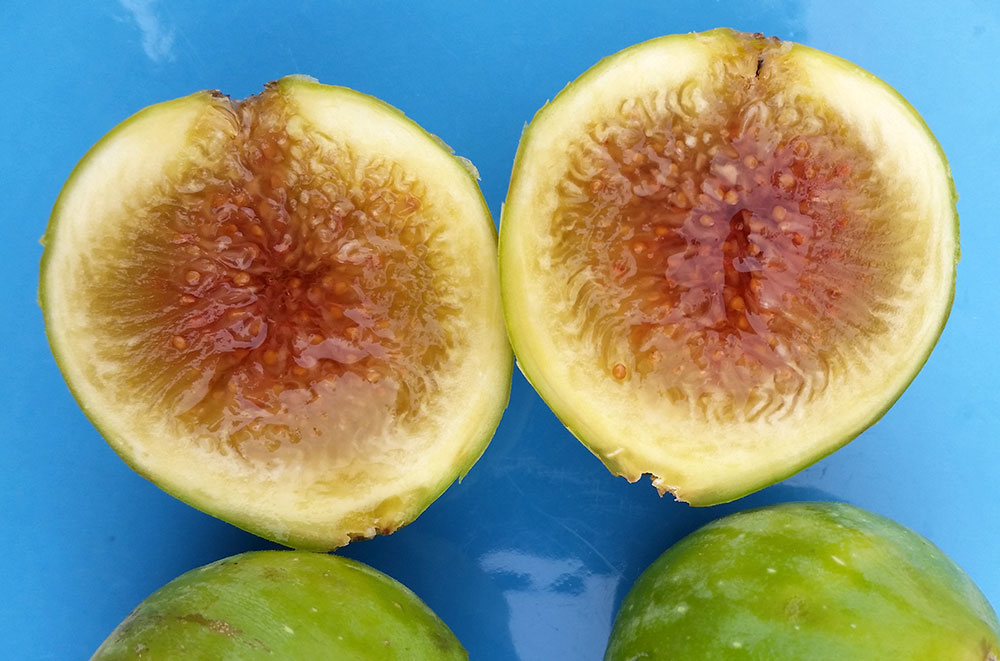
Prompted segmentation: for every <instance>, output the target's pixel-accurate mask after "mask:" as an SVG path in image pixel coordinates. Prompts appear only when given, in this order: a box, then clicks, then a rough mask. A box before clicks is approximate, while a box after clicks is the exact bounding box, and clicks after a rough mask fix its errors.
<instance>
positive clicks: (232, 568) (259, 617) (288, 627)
mask: <svg viewBox="0 0 1000 661" xmlns="http://www.w3.org/2000/svg"><path fill="white" fill-rule="evenodd" d="M468 658H469V657H468V654H466V652H465V649H463V647H462V645H461V644H460V643H459V642H458V639H456V638H455V635H454V634H453V633H452V632H451V631H450V630H449V629H448V627H447V626H446V625H445V624H444V622H442V621H441V620H440V619H439V618H438V617H437V615H435V614H434V613H433V612H432V611H431V609H430V608H428V607H427V605H426V604H424V602H422V601H421V600H420V599H419V598H418V597H417V596H416V595H415V594H413V593H412V592H411V591H410V590H409V589H407V588H406V587H405V586H403V585H402V584H400V583H398V582H397V581H395V580H393V579H392V578H390V577H388V576H386V575H385V574H383V573H381V572H378V571H376V570H375V569H372V568H371V567H369V566H367V565H364V564H362V563H360V562H357V561H354V560H350V559H347V558H341V557H338V556H334V555H323V554H319V553H306V552H300V551H258V552H251V553H244V554H241V555H235V556H232V557H229V558H226V559H224V560H219V561H218V562H213V563H212V564H210V565H205V566H204V567H200V568H198V569H194V570H192V571H189V572H187V573H186V574H183V575H181V576H179V577H177V578H175V579H174V580H172V581H171V582H170V583H167V584H166V585H165V586H163V587H162V588H160V589H159V590H157V591H156V592H154V593H153V594H151V595H150V596H149V597H147V598H146V599H145V600H144V601H143V602H142V603H141V604H139V605H138V606H137V607H136V608H135V610H133V611H132V613H131V614H129V616H128V617H127V618H126V619H125V620H124V621H123V622H122V623H121V624H120V625H119V626H118V627H117V628H116V629H115V630H114V631H113V632H112V633H111V635H109V636H108V638H107V640H105V641H104V643H103V644H102V645H101V646H100V648H98V650H97V652H96V653H95V654H94V656H93V657H92V659H93V660H94V661H113V660H114V661H124V660H125V659H154V660H155V659H227V660H229V659H232V660H234V661H235V660H236V659H239V660H241V661H242V660H244V659H246V660H247V661H249V660H251V659H329V660H330V661H339V660H344V661H347V660H348V659H350V660H354V659H384V660H385V661H397V660H398V661H449V660H453V659H454V660H458V659H468Z"/></svg>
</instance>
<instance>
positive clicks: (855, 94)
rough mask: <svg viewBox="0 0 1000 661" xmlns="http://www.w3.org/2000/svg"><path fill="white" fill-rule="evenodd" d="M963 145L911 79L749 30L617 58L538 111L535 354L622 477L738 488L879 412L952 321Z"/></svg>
mask: <svg viewBox="0 0 1000 661" xmlns="http://www.w3.org/2000/svg"><path fill="white" fill-rule="evenodd" d="M955 201H956V195H955V191H954V187H953V184H952V180H951V175H950V171H949V168H948V164H947V162H946V160H945V157H944V154H943V152H942V151H941V148H940V147H939V145H938V143H937V142H936V141H935V139H934V137H933V135H932V134H931V132H930V130H929V129H928V128H927V126H926V124H925V123H924V122H923V120H922V119H921V118H920V116H919V115H918V114H917V113H916V112H915V111H914V110H913V108H912V107H910V105H909V104H907V102H906V101H905V100H904V99H903V98H902V97H901V96H900V95H899V94H898V93H896V92H895V91H894V90H892V89H891V88H890V87H889V86H888V85H886V84H885V83H883V82H882V81H880V80H878V79H877V78H875V77H874V76H873V75H871V74H870V73H867V72H866V71H863V70H861V69H860V68H858V67H857V66H855V65H853V64H851V63H849V62H846V61H844V60H842V59H839V58H837V57H834V56H832V55H828V54H826V53H822V52H820V51H816V50H813V49H811V48H807V47H805V46H801V45H797V44H792V43H787V42H781V41H779V40H777V39H767V38H764V37H761V36H759V35H746V34H741V33H737V32H733V31H731V30H724V29H723V30H715V31H712V32H708V33H704V34H687V35H675V36H667V37H663V38H659V39H654V40H652V41H649V42H646V43H642V44H639V45H636V46H633V47H631V48H628V49H626V50H624V51H622V52H620V53H618V54H616V55H613V56H611V57H609V58H607V59H605V60H603V61H601V62H600V63H599V64H597V65H596V66H594V67H593V68H592V69H590V70H589V71H587V72H586V73H584V74H583V75H582V76H581V77H580V78H579V79H577V80H576V81H575V82H573V83H571V84H570V85H569V86H568V87H567V88H566V89H565V90H563V91H562V92H561V93H560V94H559V95H558V96H557V97H556V98H555V99H554V100H553V101H552V102H551V103H549V104H548V105H546V106H545V107H544V108H542V109H541V110H540V111H539V112H538V114H537V115H536V116H535V118H534V120H533V121H532V122H531V124H530V125H529V126H528V127H527V129H526V130H525V132H524V134H523V136H522V138H521V144H520V147H519V148H518V153H517V159H516V161H515V164H514V170H513V175H512V179H511V183H510V191H509V194H508V198H507V201H506V205H505V207H504V211H503V218H502V221H501V226H500V272H501V286H502V293H503V299H504V310H505V316H506V320H507V328H508V333H509V335H510V338H511V342H512V344H513V346H514V352H515V354H516V356H517V360H518V365H519V366H520V368H521V370H522V371H523V372H524V374H525V376H526V377H527V378H528V380H529V381H530V382H531V383H532V384H533V385H534V387H535V388H536V390H537V391H538V392H539V394H540V395H541V396H542V397H543V398H544V399H545V401H546V402H547V403H548V404H549V406H550V407H551V408H552V410H553V411H554V412H555V413H556V415H558V416H559V418H560V419H561V420H562V421H563V423H564V424H565V425H566V426H567V427H568V428H569V430H570V431H571V432H572V433H573V434H574V435H576V436H577V437H578V438H579V439H580V440H581V441H582V442H583V443H584V444H585V445H586V446H587V447H588V448H590V450H591V451H593V452H594V454H596V455H597V456H598V457H599V458H600V459H601V460H602V461H603V462H604V463H605V464H606V465H607V467H608V468H609V469H610V470H611V471H612V472H613V473H615V474H617V475H622V476H624V477H626V478H627V479H628V480H629V481H635V480H638V479H639V478H640V477H641V476H642V475H643V474H650V475H651V476H652V482H653V485H654V486H655V487H656V488H657V489H659V490H660V492H661V493H663V492H666V491H670V492H672V493H673V494H674V495H675V496H676V497H677V498H678V499H680V500H684V501H687V502H689V503H691V504H693V505H712V504H716V503H720V502H725V501H728V500H733V499H735V498H738V497H740V496H743V495H745V494H747V493H750V492H752V491H754V490H757V489H760V488H762V487H764V486H767V485H769V484H772V483H774V482H777V481H779V480H781V479H783V478H785V477H787V476H789V475H791V474H793V473H795V472H796V471H798V470H801V469H802V468H804V467H805V466H807V465H809V464H811V463H813V462H815V461H816V460H818V459H820V458H821V457H823V456H825V455H827V454H829V453H831V452H833V451H834V450H836V449H837V448H839V447H841V446H842V445H844V444H845V443H847V442H848V441H850V440H851V439H852V438H854V437H855V436H857V435H858V434H859V433H860V432H861V431H862V430H864V429H865V428H867V427H868V426H869V425H871V424H873V423H874V422H875V421H876V420H878V418H879V417H881V416H882V414H884V413H885V412H886V410H888V408H889V407H890V406H891V405H892V404H893V402H895V401H896V399H897V398H898V397H899V396H900V395H901V394H902V392H903V390H904V389H905V388H906V386H907V385H908V384H909V383H910V381H911V380H912V379H913V378H914V377H915V375H916V374H917V372H918V371H919V370H920V368H921V366H922V365H923V364H924V362H925V361H926V359H927V357H928V355H929V354H930V351H931V349H932V347H933V346H934V344H935V342H936V341H937V338H938V336H939V335H940V333H941V331H942V329H943V327H944V324H945V321H946V319H947V316H948V312H949V310H950V308H951V302H952V297H953V292H954V281H955V267H956V263H957V260H958V249H959V246H958V216H957V214H956V208H955Z"/></svg>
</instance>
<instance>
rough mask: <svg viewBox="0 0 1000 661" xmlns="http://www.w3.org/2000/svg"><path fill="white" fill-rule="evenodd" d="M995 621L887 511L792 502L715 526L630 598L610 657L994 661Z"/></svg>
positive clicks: (647, 576)
mask: <svg viewBox="0 0 1000 661" xmlns="http://www.w3.org/2000/svg"><path fill="white" fill-rule="evenodd" d="M998 655H1000V623H998V622H997V616H996V613H995V612H994V611H993V609H992V608H991V607H990V605H989V603H988V602H987V601H986V598H985V597H984V596H983V594H982V593H981V592H980V591H979V589H978V588H977V587H976V586H975V585H974V584H973V582H972V580H971V579H970V578H969V577H968V576H967V575H966V574H965V573H964V572H963V571H962V570H961V569H960V568H959V567H958V565H956V564H955V563H954V562H953V561H952V560H951V559H949V558H948V557H947V556H946V555H945V554H944V553H943V552H942V551H941V550H940V549H938V548H937V547H936V546H934V545H933V544H932V543H930V542H929V541H928V540H927V539H925V538H924V537H921V536H920V535H918V534H917V533H915V532H913V531H912V530H910V529H908V528H905V527H903V526H901V525H899V524H898V523H895V522H894V521H891V520H889V519H886V518H885V517H882V516H878V515H875V514H872V513H870V512H866V511H864V510H861V509H859V508H857V507H853V506H850V505H844V504H839V503H790V504H783V505H776V506H771V507H764V508H760V509H756V510H749V511H746V512H741V513H737V514H733V515H730V516H727V517H724V518H722V519H718V520H716V521H713V522H712V523H709V524H708V525H706V526H704V527H703V528H701V529H699V530H697V531H695V532H694V533H692V534H691V535H689V536H688V537H686V538H684V539H683V540H681V541H680V542H678V543H677V544H675V545H674V546H672V547H671V548H670V549H669V550H668V551H667V552H666V553H664V554H663V555H662V556H660V557H659V558H658V559H657V560H656V561H655V562H654V563H653V564H652V565H651V566H650V567H649V568H648V569H647V570H646V571H645V572H643V574H642V575H641V576H640V577H639V580H637V581H636V583H635V585H634V586H633V587H632V589H631V590H630V591H629V593H628V595H627V596H626V597H625V601H624V602H623V603H622V606H621V608H620V610H619V611H618V616H617V617H616V619H615V624H614V627H613V629H612V633H611V638H610V642H609V645H608V648H607V652H606V654H605V657H604V658H605V661H625V660H626V659H644V660H647V661H656V660H657V659H664V660H665V659H691V660H693V659H712V660H715V659H768V660H771V661H793V660H796V661H797V660H799V659H810V661H824V660H830V661H842V660H843V659H852V660H857V661H869V660H870V661H881V660H883V659H897V660H899V661H904V660H905V661H925V660H930V659H950V660H954V661H959V660H965V661H996V660H997V658H998Z"/></svg>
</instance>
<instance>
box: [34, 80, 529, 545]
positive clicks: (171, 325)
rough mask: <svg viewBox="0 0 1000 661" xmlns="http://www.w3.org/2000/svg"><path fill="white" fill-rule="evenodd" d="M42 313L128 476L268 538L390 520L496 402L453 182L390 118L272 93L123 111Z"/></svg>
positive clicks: (482, 240)
mask: <svg viewBox="0 0 1000 661" xmlns="http://www.w3.org/2000/svg"><path fill="white" fill-rule="evenodd" d="M44 242H45V245H46V248H45V251H44V255H43V258H42V273H41V295H40V298H41V304H42V308H43V311H44V315H45V321H46V329H47V332H48V335H49V341H50V344H51V347H52V351H53V354H54V355H55V357H56V360H57V362H58V363H59V366H60V368H61V369H62V371H63V374H64V376H65V378H66V381H67V383H68V384H69V386H70V388H71V390H72V391H73V394H74V395H75V396H76V398H77V401H78V402H79V404H80V406H81V407H82V408H83V410H84V411H85V412H86V414H87V415H88V417H89V418H90V419H91V420H92V421H93V422H94V424H95V425H96V426H97V428H98V429H99V430H100V431H101V433H102V434H103V435H104V437H105V438H106V439H107V441H108V442H109V443H110V444H111V446H112V447H113V448H114V449H115V450H116V451H117V452H118V453H119V454H120V455H121V456H122V458H123V459H124V460H125V461H126V462H127V463H128V464H130V465H131V466H132V467H133V468H134V469H135V470H137V471H138V472H139V473H141V474H142V475H144V476H145V477H147V478H149V479H150V480H152V481H153V482H155V483H156V484H158V485H159V486H160V487H162V488H163V489H165V490H166V491H168V492H170V493H172V494H173V495H175V496H177V497H179V498H180V499H182V500H184V501H186V502H188V503H190V504H192V505H194V506H195V507H198V508H200V509H202V510H204V511H206V512H208V513H210V514H213V515H215V516H217V517H219V518H222V519H225V520H227V521H230V522H231V523H234V524H235V525H237V526H240V527H241V528H244V529H247V530H249V531H252V532H254V533H257V534H259V535H262V536H264V537H267V538H270V539H272V540H275V541H278V542H281V543H284V544H287V545H290V546H295V547H300V548H309V549H330V548H335V547H338V546H341V545H343V544H346V543H347V542H348V541H349V540H350V539H353V538H365V537H371V536H373V535H375V534H377V533H389V532H392V531H393V530H395V529H397V528H399V527H400V526H402V525H404V524H406V523H408V522H410V521H412V520H413V519H414V518H416V516H417V515H418V514H420V512H422V511H423V510H424V509H425V508H426V507H427V506H428V505H429V504H430V503H431V502H432V501H433V500H434V499H435V498H436V497H437V496H438V495H440V494H441V493H442V492H443V491H444V490H445V489H446V488H447V486H448V485H449V484H450V483H451V482H453V481H454V480H455V479H456V478H460V477H461V476H463V475H464V474H465V473H466V472H467V471H468V470H469V468H470V467H471V466H472V464H473V463H474V462H475V461H476V459H478V458H479V456H480V455H481V454H482V452H483V451H484V449H485V447H486V445H487V444H488V442H489V440H490V438H491V436H492V434H493V432H494V430H495V429H496V426H497V424H498V422H499V420H500V416H501V414H502V412H503V409H504V407H505V406H506V403H507V399H508V395H509V390H510V377H511V369H512V367H511V365H512V354H511V352H510V347H509V344H508V343H507V339H506V336H505V333H504V326H503V317H502V312H501V304H500V294H499V281H498V275H497V267H496V231H495V228H494V226H493V223H492V220H491V219H490V215H489V211H488V210H487V208H486V205H485V203H484V201H483V198H482V195H481V193H480V191H479V188H478V185H477V183H476V180H475V176H474V175H473V173H472V171H471V168H470V167H467V165H466V163H465V162H464V161H462V160H461V159H459V158H457V157H455V156H453V155H452V154H451V152H450V151H449V150H448V149H447V148H446V147H445V146H444V145H443V143H441V141H440V140H438V139H436V138H435V137H433V136H431V135H429V134H428V133H426V132H425V131H423V130H422V129H421V128H420V127H419V126H417V125H416V124H415V123H414V122H412V121H410V120H408V119H407V118H405V117H404V116H403V114H402V113H400V112H399V111H397V110H396V109H394V108H392V107H390V106H388V105H386V104H385V103H383V102H381V101H378V100H376V99H374V98H372V97H369V96H366V95H364V94H361V93H358V92H355V91H352V90H349V89H345V88H339V87H331V86H326V85H321V84H318V83H316V82H315V81H313V80H311V79H307V78H305V77H299V76H296V77H288V78H284V79H282V80H280V81H278V82H276V83H272V84H270V85H268V87H267V88H266V90H265V91H264V92H263V93H261V94H259V95H257V96H254V97H251V98H249V99H247V100H244V101H242V102H233V101H231V100H230V99H229V98H228V97H225V96H223V95H221V94H219V93H212V92H199V93H196V94H192V95H191V96H187V97H184V98H181V99H177V100H175V101H169V102H165V103H161V104H158V105H155V106H152V107H149V108H147V109H145V110H142V111H141V112H139V113H138V114H136V115H134V116H133V117H131V118H130V119H128V120H127V121H125V122H123V123H122V124H121V125H119V126H118V127H117V128H115V129H114V130H113V131H111V133H109V134H108V135H107V136H106V137H105V138H104V139H102V140H101V141H100V142H99V143H98V144H97V145H96V146H95V147H94V148H93V149H92V150H91V151H90V152H89V153H88V154H87V155H86V157H84V159H83V160H82V161H81V162H80V164H79V165H78V166H77V167H76V169H75V170H74V171H73V174H72V175H71V176H70V178H69V181H68V182H67V183H66V185H65V187H64V188H63V191H62V193H61V194H60V196H59V199H58V201H57V203H56V205H55V209H54V211H53V213H52V218H51V220H50V223H49V228H48V231H47V232H46V235H45V240H44Z"/></svg>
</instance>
